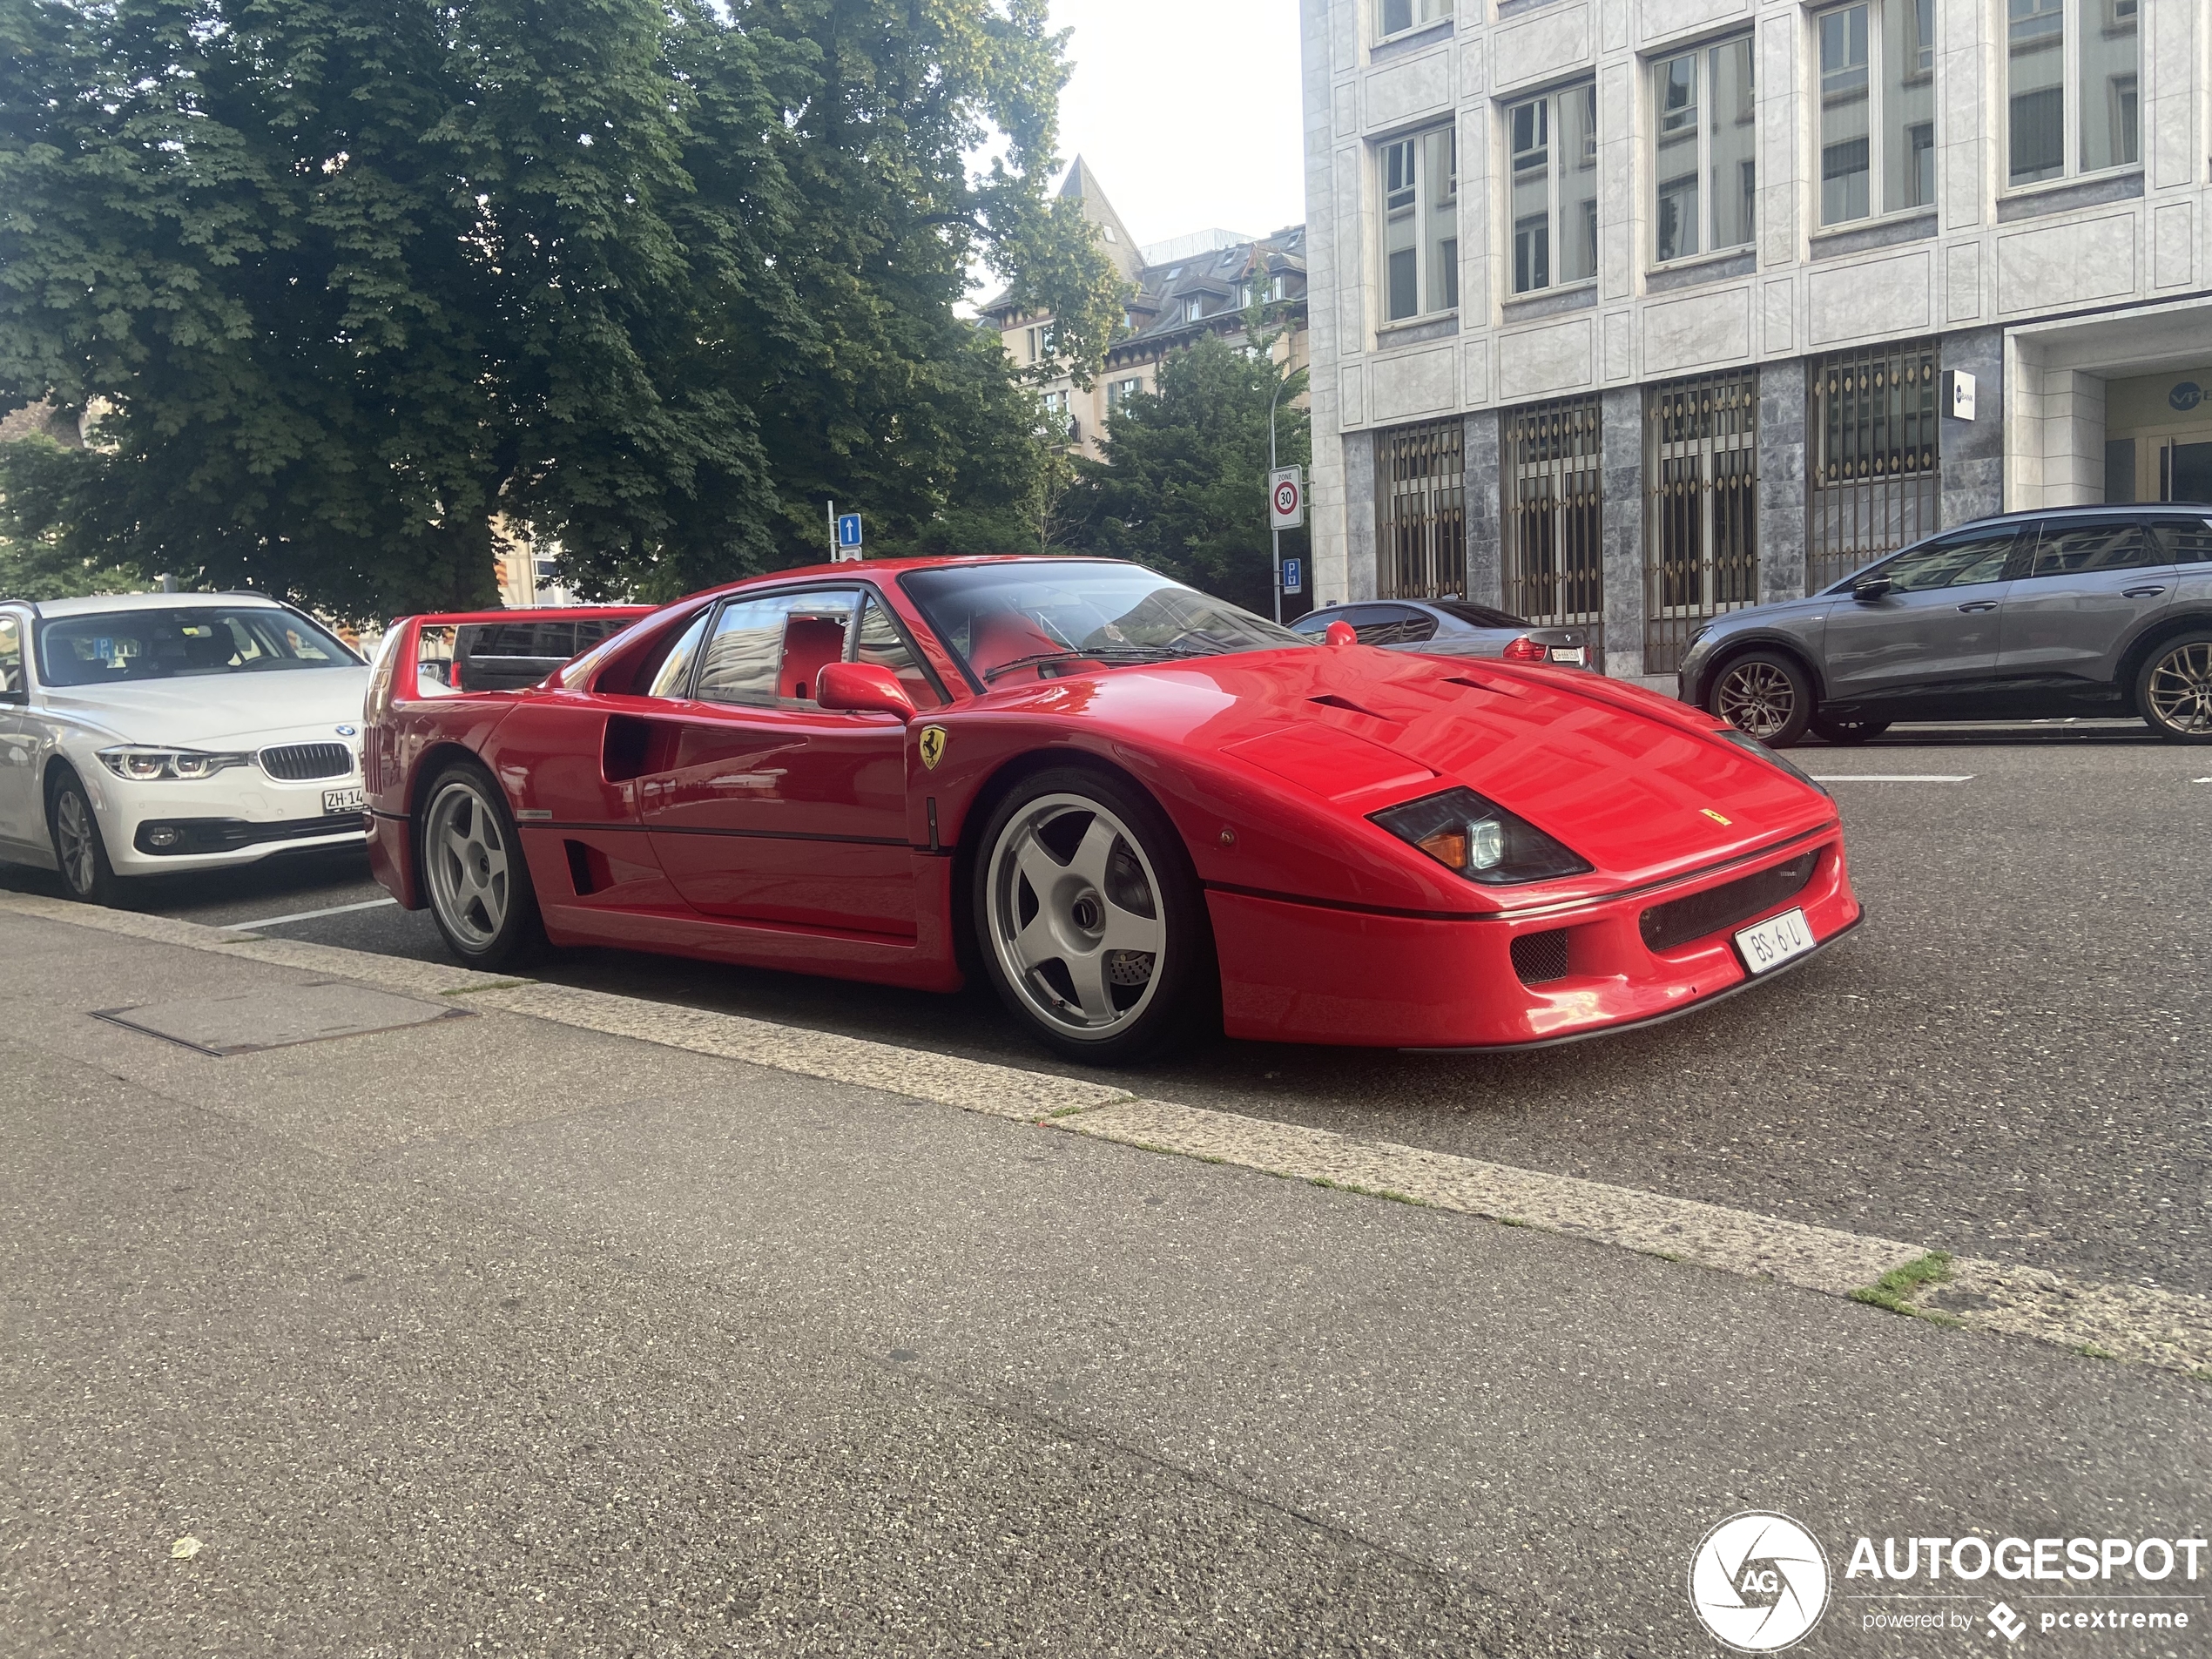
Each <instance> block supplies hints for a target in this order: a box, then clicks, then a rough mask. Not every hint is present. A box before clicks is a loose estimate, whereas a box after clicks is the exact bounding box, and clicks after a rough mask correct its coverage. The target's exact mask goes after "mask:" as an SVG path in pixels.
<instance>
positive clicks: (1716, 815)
mask: <svg viewBox="0 0 2212 1659" xmlns="http://www.w3.org/2000/svg"><path fill="white" fill-rule="evenodd" d="M925 741H927V739H926V738H925ZM932 764H933V765H934V762H933V763H932ZM1700 810H1702V811H1703V813H1704V814H1705V816H1706V817H1708V818H1710V819H1712V820H1713V822H1715V823H1716V824H1730V823H1733V822H1735V820H1734V819H1729V818H1723V817H1722V816H1721V815H1720V814H1719V813H1716V812H1715V811H1714V810H1713V809H1712V808H1711V807H1710V806H1707V807H1703V808H1701V809H1700Z"/></svg>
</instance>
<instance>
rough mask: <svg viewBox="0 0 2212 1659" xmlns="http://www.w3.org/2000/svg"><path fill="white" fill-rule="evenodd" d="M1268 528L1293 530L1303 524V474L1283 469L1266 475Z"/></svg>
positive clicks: (1293, 468) (1303, 472)
mask: <svg viewBox="0 0 2212 1659" xmlns="http://www.w3.org/2000/svg"><path fill="white" fill-rule="evenodd" d="M1267 522H1268V528H1269V529H1278V530H1294V529H1299V528H1301V527H1302V526H1303V525H1304V524H1305V469H1303V468H1300V467H1285V468H1284V469H1282V470H1281V471H1279V472H1271V473H1270V474H1268V475H1267Z"/></svg>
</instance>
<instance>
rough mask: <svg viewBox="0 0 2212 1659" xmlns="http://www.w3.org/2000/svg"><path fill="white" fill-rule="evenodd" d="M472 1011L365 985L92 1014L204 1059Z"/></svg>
mask: <svg viewBox="0 0 2212 1659" xmlns="http://www.w3.org/2000/svg"><path fill="white" fill-rule="evenodd" d="M468 1012H469V1010H468V1009H466V1008H455V1007H453V1006H452V1005H451V1004H449V1003H438V1002H421V1001H416V1000H415V998H414V997H411V996H395V995H392V994H391V993H390V992H388V991H373V990H370V989H369V988H368V987H366V986H362V985H342V984H336V983H334V982H331V981H323V982H321V983H320V984H314V985H286V986H279V987H276V988H272V989H267V990H260V991H246V992H241V993H239V995H235V996H194V997H185V998H183V999H181V1000H179V1001H174V1002H149V1003H146V1004H145V1006H143V1007H140V1008H98V1009H95V1010H94V1011H93V1015H92V1017H93V1018H94V1019H97V1020H105V1021H107V1022H109V1023H111V1024H113V1025H119V1026H122V1027H123V1028H125V1029H126V1030H130V1031H143V1032H144V1033H145V1034H146V1035H148V1036H153V1037H165V1038H166V1039H167V1040H168V1041H170V1042H181V1043H183V1044H184V1045H185V1047H186V1048H187V1049H199V1051H200V1052H201V1053H202V1054H212V1055H232V1054H251V1053H253V1051H254V1050H255V1049H284V1048H289V1047H291V1046H292V1045H293V1044H294V1043H299V1042H322V1041H324V1040H325V1039H326V1038H328V1037H358V1036H361V1035H364V1034H366V1033H368V1032H371V1031H396V1030H399V1029H400V1028H402V1027H405V1026H410V1025H428V1023H429V1022H431V1021H433V1020H454V1019H462V1018H465V1017H467V1015H468Z"/></svg>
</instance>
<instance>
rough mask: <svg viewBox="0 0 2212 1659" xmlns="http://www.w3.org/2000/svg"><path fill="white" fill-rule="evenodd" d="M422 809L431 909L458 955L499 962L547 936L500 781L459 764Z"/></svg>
mask: <svg viewBox="0 0 2212 1659" xmlns="http://www.w3.org/2000/svg"><path fill="white" fill-rule="evenodd" d="M428 801H429V806H428V808H427V809H426V810H425V811H424V813H423V814H422V840H421V855H422V865H421V869H422V880H423V885H424V886H425V887H427V888H428V890H429V898H430V914H431V916H432V917H433V918H434V919H435V921H436V922H437V924H438V931H439V932H440V933H442V934H444V935H445V939H446V943H447V944H448V945H450V946H451V947H452V948H453V949H454V951H455V954H458V955H459V956H461V957H462V959H463V960H465V961H469V963H471V964H472V965H477V966H488V967H489V966H497V965H499V964H501V963H503V962H505V961H509V960H510V959H512V958H514V957H516V956H517V955H519V954H523V952H524V951H525V950H527V949H528V948H529V947H530V946H531V945H533V944H535V943H536V941H537V940H538V938H539V937H540V933H539V927H538V916H537V902H536V894H534V893H533V892H532V891H531V889H530V879H529V869H528V867H526V866H525V865H524V863H523V853H522V848H521V846H520V845H519V844H518V843H517V842H516V838H515V827H514V825H513V822H512V821H511V820H510V819H509V817H508V815H507V806H506V803H505V802H504V801H502V800H501V799H500V798H499V792H498V789H497V787H496V786H495V785H494V784H493V783H492V781H491V779H489V777H487V776H486V775H485V774H484V773H483V772H482V770H480V769H479V768H477V767H475V766H470V765H456V766H452V767H448V769H447V770H446V771H445V772H442V773H440V774H439V776H438V778H437V779H435V781H434V782H433V783H432V784H431V786H430V791H429V794H428Z"/></svg>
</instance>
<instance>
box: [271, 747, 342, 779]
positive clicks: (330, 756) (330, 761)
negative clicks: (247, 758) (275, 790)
mask: <svg viewBox="0 0 2212 1659" xmlns="http://www.w3.org/2000/svg"><path fill="white" fill-rule="evenodd" d="M353 769H354V752H353V751H352V750H351V749H348V748H347V746H346V745H344V744H342V743H287V744H284V745H280V747H278V748H274V749H264V750H262V751H261V770H262V771H263V772H267V773H268V774H269V776H270V777H272V778H276V779H281V780H282V781H284V782H285V783H287V784H304V783H306V782H307V780H308V779H311V778H343V777H344V776H345V775H346V774H347V772H351V771H352V770H353Z"/></svg>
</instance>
